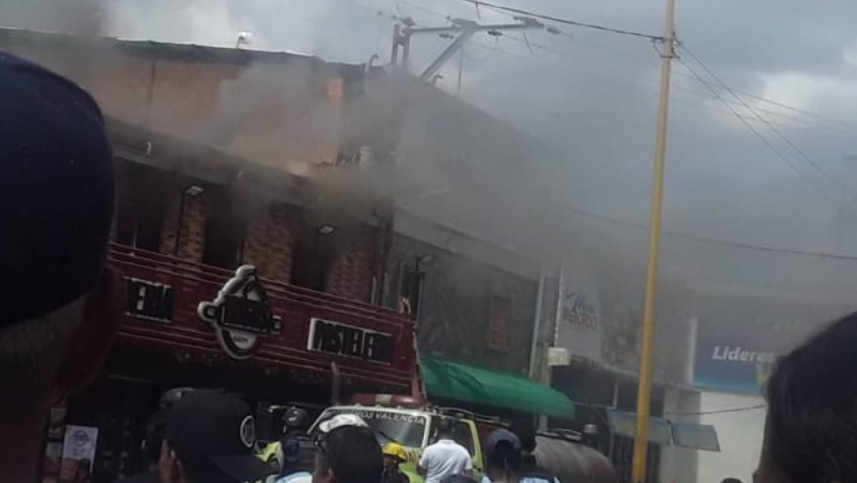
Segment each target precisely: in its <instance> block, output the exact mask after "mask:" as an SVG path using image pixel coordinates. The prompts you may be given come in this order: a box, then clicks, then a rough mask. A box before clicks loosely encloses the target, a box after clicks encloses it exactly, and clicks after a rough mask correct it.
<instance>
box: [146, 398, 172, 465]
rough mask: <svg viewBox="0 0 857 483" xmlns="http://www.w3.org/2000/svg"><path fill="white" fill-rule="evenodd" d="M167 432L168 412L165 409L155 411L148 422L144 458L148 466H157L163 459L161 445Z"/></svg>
mask: <svg viewBox="0 0 857 483" xmlns="http://www.w3.org/2000/svg"><path fill="white" fill-rule="evenodd" d="M166 432H167V412H166V411H165V410H163V409H160V410H158V411H155V413H154V414H152V415H151V416H150V417H149V420H148V421H146V437H145V443H146V445H145V451H144V453H143V456H144V457H145V459H146V464H148V465H153V464H157V463H158V460H160V459H161V445H162V444H163V443H164V437H165V436H166Z"/></svg>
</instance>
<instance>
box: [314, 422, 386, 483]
mask: <svg viewBox="0 0 857 483" xmlns="http://www.w3.org/2000/svg"><path fill="white" fill-rule="evenodd" d="M323 447H324V450H323V451H321V452H320V456H321V458H320V460H319V461H320V463H321V464H322V466H323V467H324V468H325V469H330V470H333V475H334V477H335V478H336V482H337V483H380V481H381V473H382V472H383V470H384V457H383V455H382V454H381V446H380V445H379V444H378V440H377V439H376V438H375V433H373V432H372V430H370V429H369V428H362V427H358V426H343V427H340V428H337V429H335V430H333V431H331V432H330V433H329V434H327V436H326V437H325V444H324V445H323Z"/></svg>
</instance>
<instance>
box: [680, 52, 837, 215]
mask: <svg viewBox="0 0 857 483" xmlns="http://www.w3.org/2000/svg"><path fill="white" fill-rule="evenodd" d="M676 59H677V60H678V61H679V63H680V64H681V65H682V66H684V68H685V69H687V70H688V71H689V72H690V73H691V74H693V76H694V77H696V80H697V81H699V83H701V84H702V85H704V86H705V87H706V88H707V89H708V90H709V91H710V92H711V94H713V95H714V97H716V98H717V99H718V100H719V101H720V102H721V103H723V105H724V106H726V107H727V108H728V109H729V110H730V111H731V112H732V114H734V115H735V117H737V118H738V120H740V121H741V123H742V124H744V125H745V126H746V127H747V129H749V130H750V131H751V132H752V133H753V134H754V135H755V136H756V137H757V138H759V140H761V141H762V143H763V144H764V145H765V146H767V147H768V149H770V150H771V152H773V153H774V154H775V155H776V156H777V158H779V159H780V160H781V161H782V162H783V163H785V164H786V166H788V167H789V168H791V170H792V171H794V173H795V174H796V175H797V176H798V177H799V178H800V179H802V180H803V181H804V182H805V183H807V184H808V185H810V186H812V188H813V189H815V190H816V191H818V192H819V194H820V195H821V196H822V197H824V198H825V199H826V200H827V201H828V202H830V203H832V204H833V205H834V206H835V207H837V206H839V202H838V200H834V199H833V198H831V197H830V196H829V195H828V194H827V192H826V191H824V190H823V189H822V188H821V187H819V186H818V185H817V184H816V183H815V181H814V180H813V179H812V178H809V177H808V176H807V175H806V174H804V172H803V171H801V170H800V169H798V167H797V165H796V164H794V163H793V162H792V161H791V160H790V159H788V158H787V157H786V156H785V155H784V154H783V153H782V152H780V150H779V149H777V147H776V146H774V144H773V143H771V141H769V140H768V138H766V137H765V136H763V135H762V133H761V132H759V130H757V129H756V128H755V127H753V125H752V124H750V122H749V121H747V119H744V116H742V115H741V114H739V113H738V111H736V110H735V108H734V107H732V105H731V104H729V103H728V102H726V99H724V98H723V96H721V95H720V93H719V92H717V90H716V89H715V88H714V87H713V86H712V85H711V84H709V83H708V82H707V81H706V80H705V79H703V78H702V76H701V75H699V74H698V73H697V72H696V71H695V70H694V69H693V68H692V67H690V66H689V65H688V64H687V62H685V61H684V59H682V58H681V57H678V56H676Z"/></svg>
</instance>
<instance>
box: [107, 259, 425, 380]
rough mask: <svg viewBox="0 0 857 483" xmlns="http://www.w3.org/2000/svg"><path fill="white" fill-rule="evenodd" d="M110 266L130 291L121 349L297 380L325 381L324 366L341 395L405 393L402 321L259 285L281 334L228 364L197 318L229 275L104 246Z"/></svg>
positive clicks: (410, 356)
mask: <svg viewBox="0 0 857 483" xmlns="http://www.w3.org/2000/svg"><path fill="white" fill-rule="evenodd" d="M109 259H110V263H111V264H112V265H113V266H115V267H117V268H118V269H119V270H121V271H122V273H123V274H124V276H125V277H126V281H128V288H129V293H128V304H127V309H128V312H127V313H126V320H125V322H124V324H123V325H122V328H121V329H120V342H124V343H131V344H143V345H145V346H146V347H147V348H150V349H152V350H159V351H166V352H169V353H172V354H174V355H175V356H176V357H178V358H179V359H181V358H182V357H187V358H202V359H206V360H209V359H214V360H220V361H223V362H227V363H234V364H251V365H258V366H260V367H261V368H262V370H266V371H269V372H271V371H276V372H282V373H284V374H288V375H289V376H290V377H294V378H296V379H310V380H317V379H324V378H328V379H329V378H330V373H331V362H336V363H337V365H338V366H339V368H340V370H341V373H342V377H343V382H344V384H345V386H346V388H347V387H348V385H349V384H354V385H358V386H360V387H361V389H365V388H366V387H373V386H374V387H376V388H377V390H378V391H379V392H380V391H383V392H391V391H394V392H400V393H401V392H407V391H408V388H409V386H410V378H411V374H412V368H413V365H414V360H415V358H414V343H413V335H414V324H413V321H412V320H410V319H409V318H407V317H406V316H404V315H403V314H399V313H396V312H393V311H389V310H386V309H383V308H380V307H375V306H371V305H367V304H363V303H360V302H356V301H353V300H348V299H344V298H340V297H337V296H333V295H330V294H325V293H320V292H315V291H312V290H307V289H304V288H300V287H294V286H291V285H287V284H285V283H282V282H277V281H273V280H268V279H260V280H259V282H260V284H261V285H262V287H263V288H264V291H265V293H266V294H267V299H268V303H267V305H268V306H269V307H270V312H271V314H272V315H273V316H274V318H276V319H277V321H278V322H277V325H278V326H279V325H281V328H279V327H278V329H277V330H276V331H273V332H272V333H267V334H262V335H259V336H258V343H257V344H254V345H253V347H252V348H251V349H250V350H249V351H248V353H247V354H246V357H240V359H241V360H235V359H236V357H235V354H232V355H231V356H230V355H229V353H228V352H227V350H226V349H225V348H224V347H223V345H222V343H221V342H219V341H218V337H217V335H216V334H217V330H219V327H215V326H214V325H213V324H212V323H209V322H207V321H205V320H203V319H202V318H201V317H200V316H199V314H198V313H197V307H198V306H199V304H200V302H212V301H214V300H215V299H216V298H217V297H218V292H219V291H221V289H223V287H224V285H225V284H226V283H227V281H229V280H230V278H231V277H233V275H234V273H233V272H231V271H228V270H223V269H219V268H215V267H211V266H206V265H201V264H197V263H194V262H189V261H187V260H183V259H179V258H174V257H170V256H165V255H161V254H157V253H152V252H145V251H139V250H132V249H130V248H129V247H124V246H120V245H113V246H111V250H110V255H109ZM314 319H315V320H314ZM313 328H315V330H313Z"/></svg>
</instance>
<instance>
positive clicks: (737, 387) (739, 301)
mask: <svg viewBox="0 0 857 483" xmlns="http://www.w3.org/2000/svg"><path fill="white" fill-rule="evenodd" d="M695 299H696V300H695V312H696V321H697V322H696V324H697V327H696V353H695V358H694V359H695V360H694V371H693V382H694V385H695V386H697V387H700V388H703V389H711V390H715V391H723V392H732V393H749V394H760V391H761V389H762V387H763V386H764V384H765V382H766V381H767V379H768V376H769V375H770V372H771V368H772V366H773V363H774V361H775V360H776V358H777V357H778V356H779V355H782V354H784V353H785V352H787V351H788V350H790V349H791V348H792V347H794V346H795V345H796V344H798V343H800V341H802V340H804V338H806V337H807V336H808V335H809V334H810V333H811V332H812V330H813V329H814V328H815V327H817V326H818V324H819V323H822V322H825V321H827V320H829V317H830V316H832V315H831V314H833V313H835V310H832V308H831V306H830V305H829V304H824V303H820V302H819V301H816V300H807V299H803V300H796V299H794V298H779V297H760V296H740V295H727V294H711V293H708V294H703V295H697V296H695Z"/></svg>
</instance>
